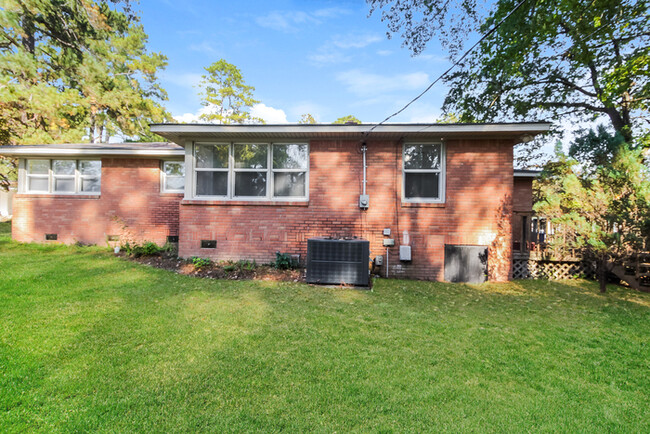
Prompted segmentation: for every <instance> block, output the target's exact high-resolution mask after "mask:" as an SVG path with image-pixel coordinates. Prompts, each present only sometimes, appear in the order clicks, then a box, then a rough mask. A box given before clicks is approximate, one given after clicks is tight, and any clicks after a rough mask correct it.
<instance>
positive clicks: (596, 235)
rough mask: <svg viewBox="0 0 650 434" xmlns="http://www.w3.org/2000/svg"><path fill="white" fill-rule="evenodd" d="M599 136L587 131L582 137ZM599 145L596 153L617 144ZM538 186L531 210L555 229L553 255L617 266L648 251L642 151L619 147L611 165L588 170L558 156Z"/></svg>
mask: <svg viewBox="0 0 650 434" xmlns="http://www.w3.org/2000/svg"><path fill="white" fill-rule="evenodd" d="M601 133H602V132H601ZM597 135H598V134H597V133H596V132H593V131H591V132H590V133H588V134H587V135H586V136H585V137H587V138H588V140H592V139H593V138H595V137H597ZM585 137H582V138H580V139H578V140H577V141H576V142H575V143H574V145H576V144H578V145H579V144H581V143H583V141H584V140H587V139H585ZM602 139H603V141H604V143H600V144H599V145H598V146H595V147H594V148H595V149H607V146H609V144H611V143H616V140H617V139H616V137H615V136H614V135H609V136H607V135H605V136H603V137H602ZM572 148H573V147H572ZM589 155H593V154H589ZM537 185H538V191H537V196H538V200H537V203H536V204H535V207H534V209H535V211H536V212H537V213H539V214H541V215H544V216H546V217H548V218H550V219H551V222H552V223H553V225H555V226H556V227H557V228H558V230H557V231H558V233H559V235H558V233H556V236H555V238H553V239H551V242H550V247H551V251H552V252H553V254H554V255H556V256H562V254H563V251H564V250H566V249H577V250H579V251H581V252H582V253H583V255H584V256H586V257H587V258H591V259H594V260H596V261H598V262H599V264H605V263H609V262H614V263H616V262H619V263H620V262H621V261H623V260H625V259H626V258H629V257H630V256H632V255H633V254H634V253H635V252H638V251H642V250H644V249H648V248H650V171H649V169H648V167H647V166H646V165H645V164H644V161H643V155H642V151H641V150H640V149H630V148H629V147H628V146H627V145H626V144H621V145H619V146H618V149H617V150H616V151H615V153H614V154H613V156H612V159H611V161H608V162H606V163H604V164H601V165H599V166H596V167H594V168H591V169H590V170H584V169H582V168H581V167H580V165H579V163H578V161H576V160H575V159H572V158H568V157H566V156H564V155H562V154H559V155H558V160H557V161H555V162H551V163H548V164H547V165H546V167H545V169H544V173H543V176H542V178H541V179H540V180H539V181H538V183H537ZM603 278H604V277H603Z"/></svg>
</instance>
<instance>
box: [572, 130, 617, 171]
mask: <svg viewBox="0 0 650 434" xmlns="http://www.w3.org/2000/svg"><path fill="white" fill-rule="evenodd" d="M577 134H578V135H577V137H576V139H575V141H574V142H573V143H572V144H571V147H570V148H569V156H570V157H571V158H573V159H575V160H576V161H578V162H579V163H580V164H581V165H582V167H583V168H584V169H585V170H587V171H588V173H590V174H593V173H594V171H596V170H597V169H598V168H599V167H604V166H607V165H609V164H611V162H612V161H613V160H614V158H615V156H616V154H617V153H618V151H619V150H620V149H621V148H622V147H623V146H625V140H624V139H623V136H622V135H621V134H619V133H616V134H611V133H610V132H609V131H607V128H605V127H604V126H603V125H598V127H597V128H596V130H595V131H594V130H593V129H589V130H580V131H578V133H577Z"/></svg>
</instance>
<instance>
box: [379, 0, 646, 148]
mask: <svg viewBox="0 0 650 434" xmlns="http://www.w3.org/2000/svg"><path fill="white" fill-rule="evenodd" d="M368 2H369V3H370V5H371V10H377V9H381V8H383V9H384V12H383V14H382V19H383V20H386V21H387V22H388V27H389V30H390V31H391V32H397V31H403V33H402V36H403V38H404V43H405V45H407V46H408V47H409V48H410V49H411V50H412V51H413V53H415V54H418V53H420V52H421V51H422V50H423V49H424V47H425V46H426V44H427V43H428V42H429V41H430V40H431V39H432V38H433V37H434V36H438V38H439V39H441V40H442V41H443V45H444V46H446V47H448V48H449V49H450V53H451V57H452V60H454V59H458V58H459V57H460V56H459V49H460V47H461V46H462V41H463V40H464V39H467V38H468V37H469V36H470V34H471V32H472V31H473V30H476V31H478V32H480V33H481V34H485V33H486V32H487V30H488V29H489V28H491V27H492V26H494V25H495V24H497V23H498V22H500V21H501V20H502V19H503V18H505V17H506V16H507V14H509V13H510V11H512V10H513V8H514V6H515V4H517V3H516V2H513V1H511V0H499V1H497V2H495V3H494V4H493V5H492V6H490V7H488V14H487V16H484V15H482V14H481V13H480V8H479V7H478V6H477V3H476V2H475V1H474V0H469V1H468V0H456V1H453V2H430V1H425V0H392V1H391V0H368ZM459 17H461V18H459ZM647 19H648V2H647V0H640V1H623V0H596V1H591V0H558V1H526V2H524V3H523V4H522V6H521V7H520V8H519V9H518V10H517V11H516V12H515V13H514V14H513V15H512V16H511V17H510V18H509V19H507V20H505V22H503V24H502V25H501V26H500V27H499V28H498V29H497V30H496V31H495V32H494V33H493V34H492V35H491V36H490V37H488V38H487V39H486V40H485V41H483V42H482V43H481V44H480V45H479V47H478V48H477V50H476V51H475V52H474V53H473V54H471V55H469V56H468V57H467V58H466V60H464V61H463V62H462V63H461V64H460V65H459V69H457V70H456V71H455V72H454V73H452V74H451V75H449V76H448V78H447V84H448V85H449V86H450V90H449V93H448V95H447V98H446V99H445V104H444V107H443V108H444V110H446V111H453V112H455V113H458V114H460V116H461V119H462V120H463V121H466V122H473V121H487V120H500V119H510V120H512V119H515V120H519V119H535V118H540V117H545V116H551V117H552V118H553V119H560V118H565V117H566V116H567V115H573V116H574V117H575V118H576V119H577V120H592V119H594V118H596V117H599V116H604V117H606V118H607V119H608V120H609V122H610V124H611V126H612V127H613V128H614V129H615V130H616V131H617V132H619V133H620V134H621V135H622V136H623V138H624V139H625V140H626V141H627V142H628V143H630V144H631V145H632V146H634V145H635V143H634V142H633V140H632V139H633V138H638V137H639V136H640V135H641V133H642V132H641V130H642V128H644V126H643V125H642V123H643V120H642V118H643V117H646V116H647V112H648V108H649V106H648V104H650V46H649V40H650V32H648V28H647ZM472 22H474V23H472ZM468 83H472V85H471V86H468ZM635 117H636V118H637V119H636V120H635Z"/></svg>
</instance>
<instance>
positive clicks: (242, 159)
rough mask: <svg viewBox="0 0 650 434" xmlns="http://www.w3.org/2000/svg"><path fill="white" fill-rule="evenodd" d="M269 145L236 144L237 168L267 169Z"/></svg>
mask: <svg viewBox="0 0 650 434" xmlns="http://www.w3.org/2000/svg"><path fill="white" fill-rule="evenodd" d="M268 151H269V147H268V145H254V144H246V145H241V144H238V145H235V168H237V169H266V167H267V166H266V165H267V160H266V154H267V152H268Z"/></svg>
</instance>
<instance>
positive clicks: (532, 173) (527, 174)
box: [514, 169, 542, 178]
mask: <svg viewBox="0 0 650 434" xmlns="http://www.w3.org/2000/svg"><path fill="white" fill-rule="evenodd" d="M541 173H542V171H541V170H534V169H515V171H514V176H515V178H537V177H538V176H539V175H540V174H541Z"/></svg>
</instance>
